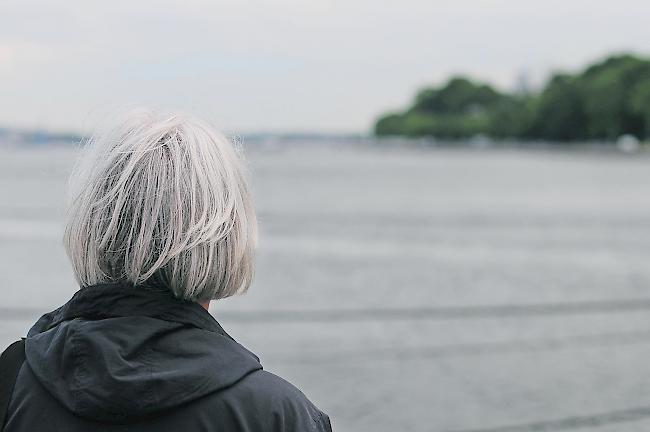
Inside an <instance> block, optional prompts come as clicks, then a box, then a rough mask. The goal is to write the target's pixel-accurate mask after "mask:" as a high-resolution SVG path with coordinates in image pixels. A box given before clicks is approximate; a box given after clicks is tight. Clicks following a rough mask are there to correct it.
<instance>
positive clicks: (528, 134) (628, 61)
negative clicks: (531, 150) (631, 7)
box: [375, 54, 650, 141]
mask: <svg viewBox="0 0 650 432" xmlns="http://www.w3.org/2000/svg"><path fill="white" fill-rule="evenodd" d="M375 133H376V134H377V135H380V136H382V135H401V136H409V137H421V136H434V137H438V138H447V139H462V138H469V137H472V136H475V135H487V136H491V137H493V138H517V139H525V140H550V141H579V140H580V141H585V140H615V139H616V138H618V137H620V136H621V135H625V134H630V135H634V136H636V137H637V138H639V139H642V140H643V139H650V59H644V58H640V57H637V56H634V55H629V54H624V55H617V56H612V57H609V58H607V59H605V60H603V61H601V62H598V63H595V64H593V65H590V66H588V67H587V68H586V69H585V70H583V71H582V72H580V73H578V74H574V75H571V74H566V73H558V74H555V75H553V76H552V77H551V78H550V79H549V81H548V82H547V83H546V85H545V86H544V87H543V88H542V89H541V90H540V91H539V92H538V93H533V94H513V93H504V92H500V91H498V90H496V89H494V88H493V87H491V86H490V85H488V84H485V83H478V82H475V81H472V80H470V79H468V78H466V77H458V76H457V77H453V78H451V79H450V80H449V81H448V82H447V83H446V84H445V85H443V86H441V87H432V88H425V89H422V90H420V91H419V92H418V93H417V95H416V97H415V100H414V101H413V103H412V106H411V107H410V108H408V109H407V110H405V111H402V112H396V113H390V114H386V115H384V116H382V117H381V118H379V120H377V122H376V124H375Z"/></svg>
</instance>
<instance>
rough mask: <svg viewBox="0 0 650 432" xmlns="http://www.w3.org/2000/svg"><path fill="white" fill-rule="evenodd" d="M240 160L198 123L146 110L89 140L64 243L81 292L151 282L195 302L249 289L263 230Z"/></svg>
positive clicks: (220, 138) (227, 143) (75, 177)
mask: <svg viewBox="0 0 650 432" xmlns="http://www.w3.org/2000/svg"><path fill="white" fill-rule="evenodd" d="M240 153H241V152H240V149H239V148H238V147H234V146H233V144H232V143H231V142H230V141H228V139H226V138H225V137H224V136H223V135H221V134H219V133H218V132H216V131H215V130H214V129H212V128H211V127H210V126H209V125H207V124H206V123H204V122H202V121H200V120H197V119H194V118H190V117H185V116H181V115H168V116H160V115H157V114H154V113H152V112H150V111H146V110H137V111H132V112H130V113H128V114H127V115H126V116H125V117H124V119H122V120H121V121H118V122H117V125H116V126H113V127H110V128H108V129H106V130H104V131H102V132H98V133H97V134H95V135H94V136H93V137H92V138H90V140H89V141H88V143H87V145H86V147H85V148H84V149H83V153H82V156H81V158H80V160H79V162H78V164H77V166H76V168H75V170H74V171H73V175H72V177H71V182H70V203H69V206H68V207H69V208H68V221H67V226H66V229H65V235H64V244H65V248H66V252H67V254H68V257H69V258H70V261H71V262H72V267H73V269H74V273H75V276H76V278H77V281H78V282H79V283H80V285H82V286H88V285H94V284H98V283H107V282H117V281H122V282H129V283H131V284H133V285H140V284H143V283H145V282H147V281H154V282H156V283H158V284H162V285H164V286H166V287H168V288H169V289H171V290H172V291H173V293H174V294H175V295H176V296H177V297H180V298H183V299H186V300H192V301H206V300H211V299H219V298H225V297H229V296H232V295H234V294H238V293H242V292H244V291H246V290H247V289H248V287H249V285H250V283H251V280H252V276H253V253H254V249H255V244H256V240H257V222H256V218H255V212H254V210H253V206H252V202H251V196H250V192H249V187H248V184H247V175H246V174H247V173H246V170H245V167H244V163H243V160H242V157H241V154H240Z"/></svg>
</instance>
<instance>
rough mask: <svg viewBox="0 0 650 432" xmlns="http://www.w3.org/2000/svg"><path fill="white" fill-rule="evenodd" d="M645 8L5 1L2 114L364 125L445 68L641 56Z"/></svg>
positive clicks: (83, 120)
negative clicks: (177, 115) (122, 113)
mask: <svg viewBox="0 0 650 432" xmlns="http://www.w3.org/2000/svg"><path fill="white" fill-rule="evenodd" d="M648 23H650V1H648V0H618V1H615V2H614V1H610V0H605V1H603V0H544V1H541V0H397V1H387V0H233V1H222V0H174V1H172V0H157V1H145V0H129V1H120V0H112V1H110V2H108V1H101V2H100V1H95V0H66V1H65V2H63V1H60V2H54V1H51V0H3V1H2V2H1V3H0V126H5V127H6V126H10V127H20V128H36V127H38V128H49V129H52V130H55V131H75V132H82V133H85V132H87V131H88V130H90V129H92V128H93V125H94V124H95V123H96V122H98V121H101V117H103V116H105V115H107V114H108V113H110V112H112V111H115V110H119V109H123V108H124V107H129V106H150V107H153V108H156V109H161V110H172V111H182V112H190V113H193V114H196V115H199V116H201V117H203V118H205V119H207V120H209V121H211V122H213V123H216V124H217V125H218V126H220V127H221V128H222V129H224V130H225V131H228V132H235V133H253V132H325V133H327V132H330V133H364V132H368V131H370V130H371V127H372V124H373V122H374V120H375V119H376V118H377V116H378V115H380V114H381V113H383V112H385V111H387V110H399V109H402V108H404V107H406V106H407V105H408V104H409V102H410V101H411V100H412V98H413V96H414V94H415V92H416V91H417V90H418V89H419V88H422V87H424V86H428V85H437V84H440V83H442V82H444V81H445V80H446V79H447V78H448V77H449V76H450V75H453V74H465V75H468V76H470V77H473V78H475V79H481V80H485V81H487V82H489V83H492V84H493V85H495V86H497V87H499V88H501V89H506V90H510V89H513V88H514V87H515V85H516V82H517V80H518V79H519V77H521V76H526V77H528V78H527V79H528V80H529V81H530V83H531V84H533V85H537V86H539V85H541V84H542V83H543V82H544V80H545V79H546V78H547V77H548V75H549V73H551V72H552V71H557V70H561V71H569V72H574V71H578V70H580V69H581V68H582V67H584V66H585V65H586V64H588V63H589V62H592V61H596V60H599V59H602V58H604V57H605V56H607V55H609V54H612V53H619V52H635V53H637V54H640V55H650V25H648Z"/></svg>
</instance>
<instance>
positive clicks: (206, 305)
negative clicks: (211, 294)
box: [199, 300, 210, 310]
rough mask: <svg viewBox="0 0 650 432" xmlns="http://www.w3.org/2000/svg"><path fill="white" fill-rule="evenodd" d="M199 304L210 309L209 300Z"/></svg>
mask: <svg viewBox="0 0 650 432" xmlns="http://www.w3.org/2000/svg"><path fill="white" fill-rule="evenodd" d="M199 304H200V305H201V306H203V309H205V310H210V300H208V301H205V302H203V303H199Z"/></svg>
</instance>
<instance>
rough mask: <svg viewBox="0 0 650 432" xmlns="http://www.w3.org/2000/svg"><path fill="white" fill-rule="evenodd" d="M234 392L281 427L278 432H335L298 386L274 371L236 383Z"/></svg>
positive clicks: (322, 413)
mask: <svg viewBox="0 0 650 432" xmlns="http://www.w3.org/2000/svg"><path fill="white" fill-rule="evenodd" d="M232 391H233V396H235V397H236V399H240V398H241V399H240V400H241V401H243V402H244V403H245V404H246V405H247V406H248V407H250V408H251V409H252V410H255V411H256V412H258V413H266V415H268V416H269V417H268V418H273V419H274V421H276V422H278V425H282V427H281V428H278V429H277V430H310V431H318V432H320V431H331V430H332V427H331V424H330V420H329V417H328V416H327V414H325V413H324V412H323V411H321V410H320V409H319V408H318V407H316V405H315V404H314V403H313V402H312V401H311V400H309V398H307V396H306V395H305V394H304V393H303V392H302V391H300V390H299V389H298V388H297V387H296V386H294V385H293V384H291V383H290V382H289V381H287V380H285V379H284V378H281V377H279V376H278V375H275V374H273V373H271V372H268V371H265V370H263V369H260V370H257V371H254V372H252V373H250V374H248V375H246V376H245V377H244V378H242V379H241V380H240V381H239V382H237V383H236V384H235V385H234V386H233V387H232Z"/></svg>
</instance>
